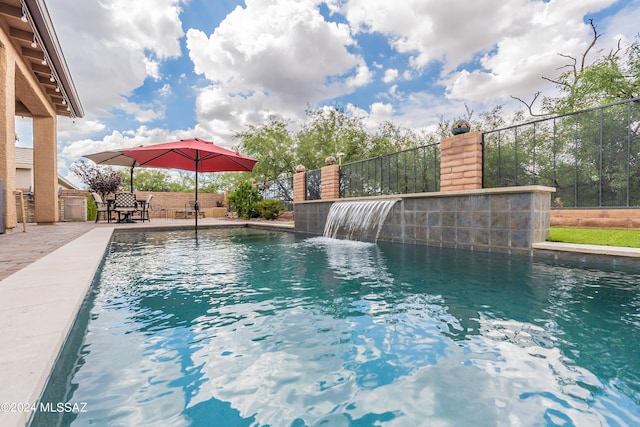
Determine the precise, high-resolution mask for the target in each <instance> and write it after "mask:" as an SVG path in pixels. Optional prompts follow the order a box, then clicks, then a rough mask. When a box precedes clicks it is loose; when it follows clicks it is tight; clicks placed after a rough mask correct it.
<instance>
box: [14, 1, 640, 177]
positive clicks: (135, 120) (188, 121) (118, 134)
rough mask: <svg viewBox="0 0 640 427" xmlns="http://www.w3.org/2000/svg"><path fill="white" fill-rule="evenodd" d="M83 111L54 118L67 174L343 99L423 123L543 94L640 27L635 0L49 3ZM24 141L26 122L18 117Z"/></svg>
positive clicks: (298, 116)
mask: <svg viewBox="0 0 640 427" xmlns="http://www.w3.org/2000/svg"><path fill="white" fill-rule="evenodd" d="M46 4H47V7H48V9H49V13H50V15H51V18H52V20H53V23H54V26H55V29H56V32H57V35H58V39H59V41H60V43H61V46H62V49H63V52H64V55H65V58H66V60H67V63H68V65H69V69H70V71H71V74H72V77H73V79H74V82H75V85H76V88H77V90H78V93H79V96H80V100H81V102H82V105H83V107H84V110H85V113H86V114H85V117H84V118H82V119H76V120H71V119H67V118H63V117H60V118H59V122H58V124H59V133H58V147H59V169H60V173H61V174H62V175H66V173H67V170H66V169H67V167H68V165H69V164H70V163H72V162H73V161H76V160H78V159H79V158H80V156H81V155H82V154H86V153H92V152H96V151H103V150H109V149H115V148H120V147H129V146H135V145H141V144H145V145H146V144H151V143H159V142H165V141H170V140H176V139H180V138H190V137H199V138H203V139H208V140H212V141H214V142H216V143H217V144H219V145H222V146H226V147H231V146H233V145H234V144H236V143H237V141H236V140H234V139H233V138H232V136H233V134H234V133H236V132H239V131H242V130H244V129H246V126H247V125H250V124H253V125H260V124H264V123H266V122H268V120H269V118H270V117H272V116H273V115H278V116H280V117H283V118H286V119H290V120H292V122H293V123H302V121H303V120H304V110H305V108H306V107H307V105H309V106H311V107H312V108H315V107H318V106H323V105H332V104H336V103H337V104H339V105H341V106H344V107H345V108H346V109H347V110H349V111H352V112H353V113H354V114H360V115H362V116H365V117H366V119H367V121H368V122H369V123H371V125H372V126H373V127H375V126H376V124H377V123H380V122H382V121H385V120H392V121H393V122H394V123H396V124H397V125H400V126H404V127H411V128H416V129H422V128H429V127H431V126H434V125H435V124H436V123H437V122H438V120H439V118H440V117H444V118H456V117H460V116H463V115H464V113H465V109H464V104H465V103H467V104H468V105H469V106H470V107H471V108H472V109H474V110H475V111H476V112H480V111H488V110H490V109H492V108H493V107H495V106H497V105H505V106H506V107H508V106H509V105H513V103H512V101H511V99H510V95H513V96H519V97H523V98H527V99H530V98H531V97H532V95H533V93H535V91H537V90H545V91H549V90H551V89H552V88H549V87H547V86H545V81H544V80H543V79H542V78H541V76H543V75H544V76H548V77H555V76H557V74H558V71H557V68H558V67H560V66H562V65H564V64H566V59H563V58H562V57H560V56H559V55H558V54H559V53H564V54H572V55H578V54H579V53H581V52H582V51H583V50H584V49H585V47H586V45H587V43H588V42H589V41H590V39H591V28H590V26H589V24H588V20H589V18H593V19H594V20H595V22H596V24H597V26H598V30H599V31H600V32H601V33H602V34H603V36H602V39H601V41H600V42H599V44H598V48H599V49H603V50H605V51H608V50H609V49H610V48H611V47H612V46H613V45H614V44H615V43H616V41H617V40H618V39H619V38H622V39H623V40H626V41H628V40H632V39H633V37H634V36H635V34H636V33H637V32H638V26H637V21H638V17H640V1H637V0H619V1H615V0H580V1H575V0H551V1H543V0H509V1H504V0H480V1H462V0H449V1H441V0H395V1H389V0H326V1H320V0H245V1H240V0H215V1H212V0H136V1H131V0H83V1H78V0H46ZM17 131H18V135H19V137H20V140H21V142H20V143H19V144H20V145H27V146H28V145H29V140H30V136H29V133H30V132H31V127H30V124H29V123H28V119H17Z"/></svg>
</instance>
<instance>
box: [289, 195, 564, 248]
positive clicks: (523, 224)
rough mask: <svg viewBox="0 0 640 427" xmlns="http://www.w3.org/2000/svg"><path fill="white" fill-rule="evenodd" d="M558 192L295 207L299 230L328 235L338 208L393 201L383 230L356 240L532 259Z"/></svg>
mask: <svg viewBox="0 0 640 427" xmlns="http://www.w3.org/2000/svg"><path fill="white" fill-rule="evenodd" d="M554 191H555V189H554V188H551V187H544V186H523V187H508V188H494V189H481V190H459V191H448V192H438V193H420V194H406V195H396V196H379V197H368V198H353V199H331V200H314V201H302V202H297V203H295V204H294V211H295V231H296V232H298V233H303V234H313V235H323V234H324V232H325V228H326V227H327V223H328V218H329V214H330V212H331V209H332V206H333V205H334V204H335V205H337V206H338V207H340V208H341V210H344V211H345V212H344V214H345V215H347V216H351V215H353V213H354V212H356V211H357V209H356V208H351V209H346V205H343V204H344V203H345V202H349V203H352V202H356V203H357V202H371V201H390V202H392V203H391V206H390V207H389V211H388V215H387V217H386V220H385V221H384V223H383V224H382V225H381V227H380V229H379V230H376V232H375V233H374V234H373V235H372V231H371V229H370V228H371V227H369V229H367V230H366V231H365V232H357V231H354V232H353V233H352V236H351V237H350V238H351V239H355V240H364V241H375V240H379V241H385V242H396V243H406V244H418V245H428V246H438V247H452V248H461V249H469V250H480V251H489V252H504V253H513V254H522V255H531V254H532V253H533V249H532V245H533V244H534V243H537V242H544V241H545V240H546V238H547V237H548V235H549V224H550V215H551V214H550V211H551V195H552V194H553V192H554ZM363 206H364V205H363ZM350 221H351V222H357V220H355V219H354V218H351V219H350ZM329 225H330V226H331V224H329ZM331 227H333V226H331ZM365 228H366V227H365ZM376 235H377V238H376ZM336 237H337V238H344V233H342V234H340V233H339V234H338V235H337V236H336Z"/></svg>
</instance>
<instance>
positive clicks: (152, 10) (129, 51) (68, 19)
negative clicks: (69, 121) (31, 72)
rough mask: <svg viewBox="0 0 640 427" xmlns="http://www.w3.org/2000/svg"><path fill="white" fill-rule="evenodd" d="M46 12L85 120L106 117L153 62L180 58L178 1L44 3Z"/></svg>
mask: <svg viewBox="0 0 640 427" xmlns="http://www.w3.org/2000/svg"><path fill="white" fill-rule="evenodd" d="M47 4H48V10H49V13H50V14H51V17H52V20H53V23H54V25H55V29H56V33H57V35H58V38H59V39H60V44H61V45H62V46H63V51H64V54H65V58H66V60H67V63H68V64H69V69H70V71H71V74H72V75H73V79H74V82H75V84H76V87H77V89H78V93H79V96H80V99H81V102H82V105H83V107H84V109H85V112H86V113H87V115H88V116H92V115H108V111H109V110H110V109H111V108H112V107H114V106H118V105H119V104H121V103H123V102H124V101H123V98H122V97H123V96H127V95H129V94H130V93H131V92H132V91H133V90H134V89H136V88H138V87H140V86H141V85H142V84H143V82H144V80H145V79H146V78H147V77H151V78H153V79H158V78H159V77H160V76H159V71H158V60H165V59H167V58H173V57H177V56H179V55H180V44H179V38H180V37H181V36H182V35H183V31H182V24H181V22H180V19H179V13H180V8H179V0H148V1H137V2H131V1H128V0H102V1H99V2H98V1H80V2H79V1H76V0H48V1H47Z"/></svg>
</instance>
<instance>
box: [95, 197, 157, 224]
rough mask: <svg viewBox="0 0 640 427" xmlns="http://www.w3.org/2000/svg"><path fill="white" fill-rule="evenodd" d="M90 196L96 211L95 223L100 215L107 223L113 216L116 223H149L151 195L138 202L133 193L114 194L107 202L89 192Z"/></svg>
mask: <svg viewBox="0 0 640 427" xmlns="http://www.w3.org/2000/svg"><path fill="white" fill-rule="evenodd" d="M91 196H92V197H93V200H94V202H95V204H96V207H97V209H98V214H97V215H96V222H98V220H99V219H100V214H102V215H103V217H104V218H105V219H106V220H107V222H109V223H110V222H111V218H112V217H113V216H114V214H117V215H118V222H134V221H143V222H144V221H151V219H150V217H149V211H150V209H151V200H152V199H153V194H149V195H148V196H147V198H146V199H145V200H138V199H136V195H135V194H134V193H125V192H118V193H115V194H114V197H113V199H107V200H103V199H102V197H101V196H100V195H99V194H98V193H95V192H91Z"/></svg>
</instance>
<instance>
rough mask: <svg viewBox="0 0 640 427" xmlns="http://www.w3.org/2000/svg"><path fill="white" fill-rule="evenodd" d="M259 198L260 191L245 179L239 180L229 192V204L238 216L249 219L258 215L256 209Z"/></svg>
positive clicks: (260, 197) (260, 196) (260, 198)
mask: <svg viewBox="0 0 640 427" xmlns="http://www.w3.org/2000/svg"><path fill="white" fill-rule="evenodd" d="M260 200H262V195H261V194H260V191H258V189H257V188H255V187H254V186H253V185H251V183H250V182H247V181H244V182H241V183H240V184H238V185H237V186H236V187H235V189H234V191H233V192H231V193H229V205H230V206H231V208H232V209H233V210H235V211H236V212H237V213H238V218H243V219H250V218H257V217H258V216H260V212H259V211H258V209H257V203H258V202H259V201H260Z"/></svg>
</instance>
